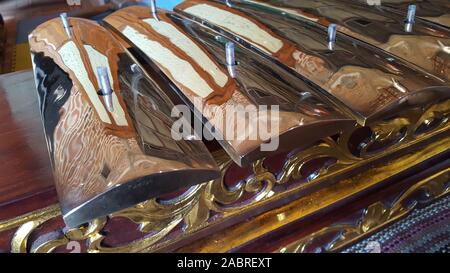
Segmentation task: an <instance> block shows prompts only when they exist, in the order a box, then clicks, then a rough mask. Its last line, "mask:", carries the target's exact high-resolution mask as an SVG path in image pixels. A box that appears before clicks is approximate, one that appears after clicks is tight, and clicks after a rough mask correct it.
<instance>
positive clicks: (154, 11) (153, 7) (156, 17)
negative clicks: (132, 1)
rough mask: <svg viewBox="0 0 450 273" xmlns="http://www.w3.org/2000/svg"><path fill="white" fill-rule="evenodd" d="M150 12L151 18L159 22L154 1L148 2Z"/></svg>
mask: <svg viewBox="0 0 450 273" xmlns="http://www.w3.org/2000/svg"><path fill="white" fill-rule="evenodd" d="M150 11H151V12H152V16H153V18H155V19H156V20H157V21H159V18H158V9H157V7H156V0H150Z"/></svg>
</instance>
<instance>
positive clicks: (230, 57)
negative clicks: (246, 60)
mask: <svg viewBox="0 0 450 273" xmlns="http://www.w3.org/2000/svg"><path fill="white" fill-rule="evenodd" d="M225 55H226V62H227V69H228V73H229V74H230V76H231V77H232V78H233V79H234V78H236V59H235V57H234V43H232V42H227V43H226V44H225Z"/></svg>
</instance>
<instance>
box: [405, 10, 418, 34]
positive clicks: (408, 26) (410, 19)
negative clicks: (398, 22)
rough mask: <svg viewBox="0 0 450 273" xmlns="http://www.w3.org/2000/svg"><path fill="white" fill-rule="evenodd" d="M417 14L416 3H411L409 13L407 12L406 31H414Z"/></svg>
mask: <svg viewBox="0 0 450 273" xmlns="http://www.w3.org/2000/svg"><path fill="white" fill-rule="evenodd" d="M415 16H416V5H409V6H408V13H407V14H406V19H405V32H412V28H413V25H414V21H415Z"/></svg>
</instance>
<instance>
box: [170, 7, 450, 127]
mask: <svg viewBox="0 0 450 273" xmlns="http://www.w3.org/2000/svg"><path fill="white" fill-rule="evenodd" d="M230 2H231V6H232V7H231V8H230V7H228V6H226V5H224V4H222V3H219V1H200V0H187V1H184V2H183V3H181V4H179V5H178V6H176V7H175V10H176V11H177V12H179V13H180V14H182V15H183V16H186V17H188V18H190V19H193V20H196V21H197V22H199V23H203V24H205V25H207V26H209V27H211V28H213V29H215V30H217V31H221V32H222V33H223V34H224V35H226V36H227V37H228V38H229V39H233V40H235V41H236V42H238V43H241V44H243V45H247V46H248V47H251V48H252V49H253V50H254V51H255V52H258V53H259V54H261V55H264V56H268V57H271V58H272V59H274V60H276V61H277V62H278V63H281V64H283V66H284V67H288V68H289V69H288V70H290V71H291V72H296V73H294V74H296V75H298V76H300V77H302V78H307V79H309V80H311V81H312V82H314V83H315V84H317V85H319V86H320V87H321V88H323V90H325V91H326V92H325V93H326V95H328V96H331V98H330V99H331V100H334V101H336V100H337V101H338V102H336V103H337V105H339V106H340V107H342V109H345V110H348V112H349V113H350V114H351V115H352V116H353V117H354V118H355V119H356V120H357V121H358V122H359V123H360V124H362V125H364V124H366V123H368V122H371V121H373V120H375V119H380V118H386V117H387V116H389V115H392V114H393V113H397V114H398V113H399V112H400V111H401V110H403V109H405V108H408V107H410V106H411V105H425V104H427V103H429V102H433V101H437V100H441V99H442V100H443V99H445V98H448V96H449V92H448V91H449V86H448V85H447V84H446V83H445V81H444V80H442V79H439V78H437V77H435V76H432V75H431V74H428V73H426V72H425V71H423V70H421V69H419V68H414V67H411V66H410V65H408V64H407V63H405V62H404V61H402V60H400V59H398V58H396V57H394V56H393V55H391V54H388V53H386V52H384V51H382V50H379V49H377V48H375V47H371V46H368V45H367V44H365V43H362V42H359V41H357V40H355V39H348V38H347V36H345V35H342V34H340V33H338V34H337V39H336V44H335V47H334V50H333V51H330V50H329V49H328V41H327V28H326V27H325V26H324V25H321V24H316V23H314V24H313V23H306V22H302V21H299V20H297V18H296V17H294V18H292V17H290V16H285V15H286V11H284V12H280V11H279V9H274V8H270V9H268V8H267V7H266V6H267V5H268V4H264V6H263V7H262V6H261V5H256V4H254V3H251V4H246V3H241V2H242V1H230ZM238 2H239V3H238ZM246 2H248V1H246ZM293 2H295V3H310V4H311V5H315V6H318V5H320V3H319V2H318V1H304V2H303V1H301V2H300V1H293ZM286 9H287V8H286ZM308 22H309V21H308ZM419 97H420V99H419Z"/></svg>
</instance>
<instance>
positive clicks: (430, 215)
mask: <svg viewBox="0 0 450 273" xmlns="http://www.w3.org/2000/svg"><path fill="white" fill-rule="evenodd" d="M342 252H345V253H380V252H381V253H416V252H418V253H450V195H447V196H446V197H443V198H441V199H439V200H437V201H435V202H434V203H432V204H430V205H428V206H426V207H423V208H419V209H415V210H413V212H412V213H411V214H409V215H408V216H407V217H406V218H404V219H402V220H400V221H398V222H396V223H394V224H392V225H390V226H388V227H387V228H384V229H382V230H381V231H379V232H377V233H375V234H373V235H371V236H370V237H368V238H366V239H365V240H363V241H361V242H359V243H357V244H356V245H353V246H351V247H349V248H347V249H345V250H343V251H342Z"/></svg>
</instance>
